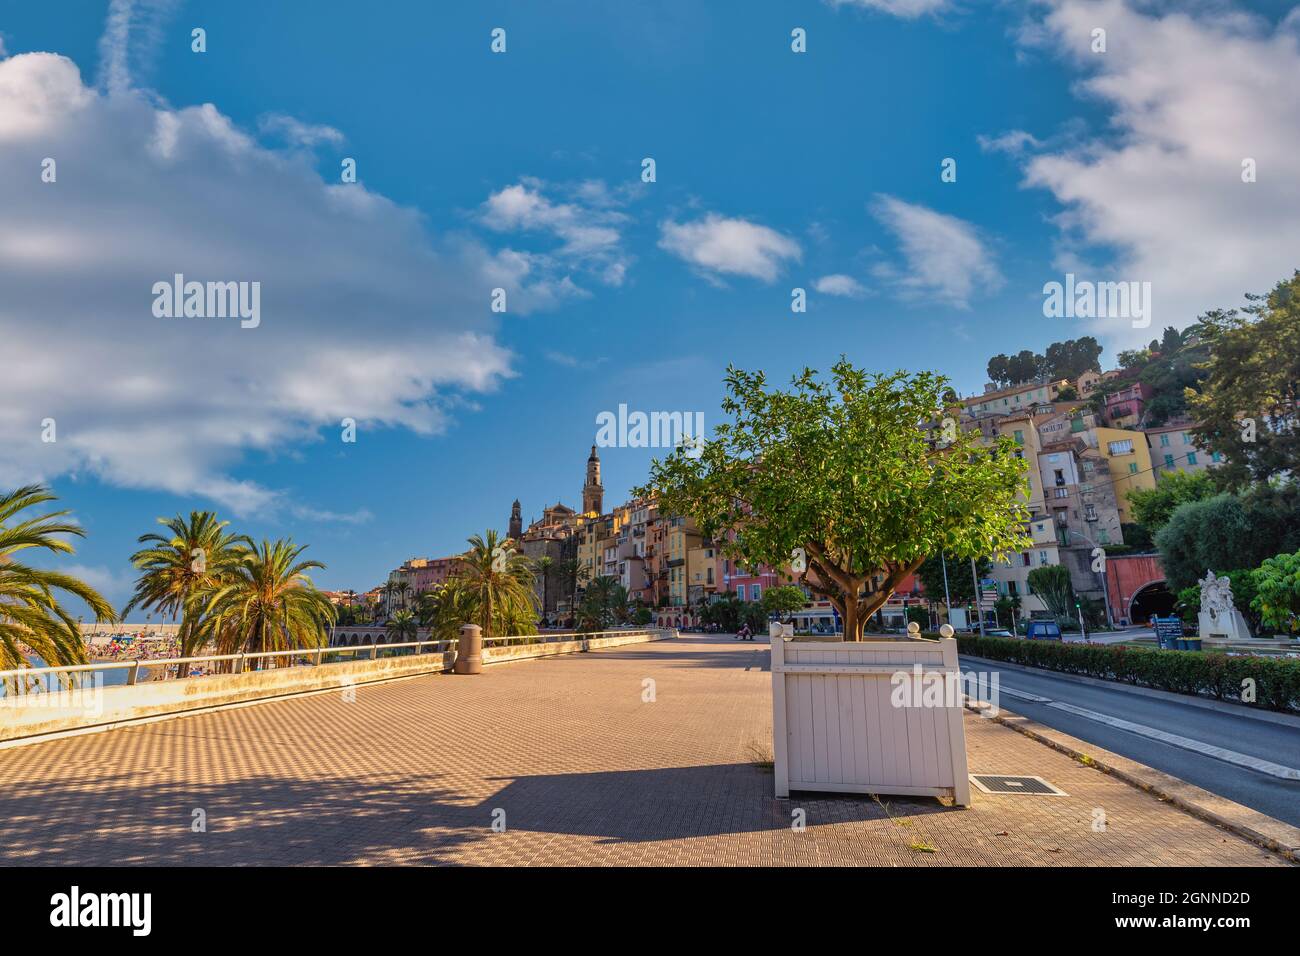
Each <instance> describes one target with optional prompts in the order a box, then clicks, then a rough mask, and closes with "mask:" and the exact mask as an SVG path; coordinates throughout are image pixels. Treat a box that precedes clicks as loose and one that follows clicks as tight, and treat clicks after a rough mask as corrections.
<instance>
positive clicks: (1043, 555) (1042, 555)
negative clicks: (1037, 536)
mask: <svg viewBox="0 0 1300 956" xmlns="http://www.w3.org/2000/svg"><path fill="white" fill-rule="evenodd" d="M1038 563H1039V564H1046V563H1047V552H1046V551H1039V552H1038Z"/></svg>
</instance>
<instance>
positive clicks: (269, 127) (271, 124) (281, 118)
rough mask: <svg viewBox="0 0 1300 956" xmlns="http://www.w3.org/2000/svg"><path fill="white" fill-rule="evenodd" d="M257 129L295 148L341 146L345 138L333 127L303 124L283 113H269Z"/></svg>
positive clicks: (258, 123)
mask: <svg viewBox="0 0 1300 956" xmlns="http://www.w3.org/2000/svg"><path fill="white" fill-rule="evenodd" d="M257 128H258V129H259V130H261V131H262V133H264V134H265V135H268V136H277V137H279V138H280V139H282V140H284V141H285V142H286V143H290V144H291V145H294V146H305V147H307V148H311V147H313V146H319V145H320V144H321V143H330V144H332V145H335V146H337V145H339V144H340V143H342V142H343V140H344V136H343V134H342V133H341V132H339V131H338V130H336V129H335V128H334V127H333V126H323V125H317V124H313V123H303V122H301V121H300V120H297V119H294V118H293V117H292V116H285V115H284V114H283V113H267V114H266V115H265V116H262V117H260V118H259V119H258V121H257Z"/></svg>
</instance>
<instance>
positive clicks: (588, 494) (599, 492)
mask: <svg viewBox="0 0 1300 956" xmlns="http://www.w3.org/2000/svg"><path fill="white" fill-rule="evenodd" d="M604 499H605V489H604V488H603V487H602V486H601V484H600V456H599V455H597V454H596V446H595V445H592V446H591V456H590V457H589V458H588V459H587V483H586V484H585V485H583V486H582V513H583V514H587V513H589V512H592V511H594V512H595V513H596V514H601V513H602V508H601V505H602V504H603V502H604Z"/></svg>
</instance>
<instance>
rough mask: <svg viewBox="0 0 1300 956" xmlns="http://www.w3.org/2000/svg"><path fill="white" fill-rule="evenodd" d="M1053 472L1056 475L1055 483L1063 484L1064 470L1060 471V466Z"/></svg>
mask: <svg viewBox="0 0 1300 956" xmlns="http://www.w3.org/2000/svg"><path fill="white" fill-rule="evenodd" d="M1054 472H1055V475H1056V483H1057V485H1063V484H1065V472H1064V471H1062V470H1061V469H1060V468H1057V469H1054Z"/></svg>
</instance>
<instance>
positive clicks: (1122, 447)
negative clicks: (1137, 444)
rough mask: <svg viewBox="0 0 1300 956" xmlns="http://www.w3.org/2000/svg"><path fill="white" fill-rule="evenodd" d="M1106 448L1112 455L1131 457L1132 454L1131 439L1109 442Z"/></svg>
mask: <svg viewBox="0 0 1300 956" xmlns="http://www.w3.org/2000/svg"><path fill="white" fill-rule="evenodd" d="M1106 448H1107V450H1109V452H1110V453H1111V454H1112V455H1131V454H1133V439H1131V438H1125V439H1124V440H1123V441H1113V442H1109V443H1107V445H1106Z"/></svg>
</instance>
